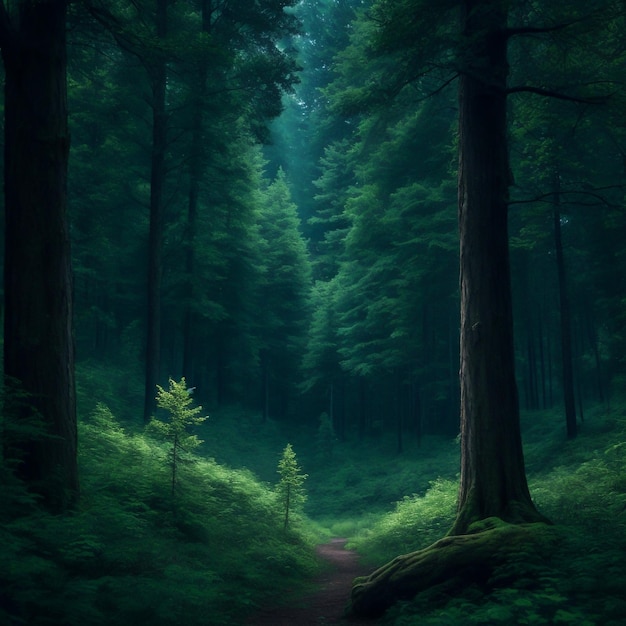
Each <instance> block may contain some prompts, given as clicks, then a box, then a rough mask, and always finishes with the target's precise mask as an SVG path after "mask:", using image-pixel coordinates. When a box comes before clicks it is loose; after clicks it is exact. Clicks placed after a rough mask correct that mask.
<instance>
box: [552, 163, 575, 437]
mask: <svg viewBox="0 0 626 626" xmlns="http://www.w3.org/2000/svg"><path fill="white" fill-rule="evenodd" d="M553 222H554V250H555V256H556V267H557V276H558V281H559V313H560V315H561V367H562V373H563V404H564V406H565V426H566V430H567V437H568V439H574V438H575V437H576V434H577V428H576V400H575V397H574V366H573V359H572V322H571V315H570V305H569V298H568V297H567V282H566V278H565V259H564V256H563V239H562V236H561V194H560V183H559V175H558V173H555V175H554V203H553Z"/></svg>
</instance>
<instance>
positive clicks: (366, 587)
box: [347, 517, 557, 617]
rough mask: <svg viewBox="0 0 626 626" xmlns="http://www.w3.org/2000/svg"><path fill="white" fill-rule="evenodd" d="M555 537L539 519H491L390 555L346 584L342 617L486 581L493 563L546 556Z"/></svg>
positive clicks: (372, 612)
mask: <svg viewBox="0 0 626 626" xmlns="http://www.w3.org/2000/svg"><path fill="white" fill-rule="evenodd" d="M556 540H557V533H556V532H555V531H554V528H553V527H551V526H549V525H547V524H541V523H531V524H509V523H506V522H504V521H502V520H501V519H499V518H496V517H492V518H488V519H485V520H481V521H480V522H477V523H476V524H473V525H472V526H471V527H470V529H469V532H468V533H467V534H465V535H455V536H448V537H444V538H443V539H440V540H439V541H437V542H435V543H434V544H433V545H431V546H429V547H427V548H424V549H423V550H418V551H417V552H412V553H410V554H404V555H400V556H398V557H396V558H395V559H393V560H392V561H390V562H389V563H387V564H386V565H383V566H382V567H381V568H379V569H377V570H376V571H374V572H373V573H372V574H370V575H369V576H367V577H362V578H357V579H355V581H354V585H353V587H352V597H351V600H350V604H349V606H348V609H347V614H348V615H354V616H360V617H376V616H379V615H382V614H383V613H384V612H385V611H386V610H387V609H388V608H389V607H391V605H393V604H394V603H395V602H397V601H399V600H409V599H411V598H413V597H415V596H416V595H417V594H418V593H420V592H423V591H426V590H428V589H431V588H433V587H436V586H438V585H444V584H445V586H446V591H447V593H454V591H455V590H461V589H463V588H465V587H467V586H468V585H470V584H473V583H476V582H479V583H480V582H485V583H486V582H487V580H488V579H489V578H490V576H491V574H492V573H493V571H494V570H495V568H496V567H498V566H501V565H503V564H505V563H509V562H513V561H521V560H523V559H524V555H525V554H526V555H529V554H530V553H537V552H540V553H542V554H549V553H550V551H551V550H552V546H553V545H554V543H555V541H556Z"/></svg>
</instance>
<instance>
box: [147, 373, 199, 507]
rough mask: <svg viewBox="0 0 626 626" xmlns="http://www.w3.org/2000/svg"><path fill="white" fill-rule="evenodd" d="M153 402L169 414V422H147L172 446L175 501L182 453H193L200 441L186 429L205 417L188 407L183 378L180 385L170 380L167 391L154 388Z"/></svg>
mask: <svg viewBox="0 0 626 626" xmlns="http://www.w3.org/2000/svg"><path fill="white" fill-rule="evenodd" d="M156 401H157V406H158V407H159V408H160V409H165V410H166V411H168V412H169V419H168V421H162V420H159V419H157V418H156V417H153V418H152V420H151V421H150V429H151V430H153V431H154V432H155V433H157V434H158V435H159V436H160V437H161V438H163V439H165V440H166V441H168V442H169V443H170V445H171V448H170V451H169V460H170V467H171V470H172V497H174V496H175V495H176V484H177V480H178V475H177V472H178V467H179V465H180V463H181V460H182V455H183V454H184V453H185V452H192V451H193V450H195V449H196V448H197V447H198V446H199V445H200V444H201V443H202V440H201V439H198V437H197V435H192V434H191V433H189V431H188V429H189V428H190V427H191V426H198V425H199V424H202V422H204V421H205V420H207V419H208V416H205V417H199V415H198V414H199V413H200V412H201V411H202V407H201V406H196V407H194V406H191V405H192V403H193V400H192V397H191V392H190V390H189V389H188V388H187V383H186V381H185V379H184V377H183V378H181V379H180V382H176V381H175V380H173V379H171V378H170V380H169V389H168V390H167V391H166V390H165V389H163V387H161V386H160V385H157V395H156Z"/></svg>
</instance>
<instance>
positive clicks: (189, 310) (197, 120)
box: [183, 0, 212, 384]
mask: <svg viewBox="0 0 626 626" xmlns="http://www.w3.org/2000/svg"><path fill="white" fill-rule="evenodd" d="M211 5H212V3H211V2H210V1H209V0H202V32H203V33H210V31H211ZM207 74H208V60H207V58H206V57H205V56H204V55H203V56H202V57H201V58H200V59H199V60H198V71H197V84H196V89H195V90H194V94H193V96H192V98H193V102H192V127H191V149H190V155H189V194H188V201H187V238H186V239H187V240H186V246H187V250H186V258H185V272H186V274H187V281H188V282H187V294H186V298H187V302H186V306H185V312H184V320H183V372H184V373H185V375H186V376H187V377H188V378H187V380H188V381H189V382H190V383H191V384H195V381H194V378H193V372H194V354H195V344H196V342H195V338H194V330H195V317H196V316H195V313H194V297H195V293H194V287H193V286H194V271H195V239H196V234H197V230H198V199H199V197H200V180H201V178H202V172H203V161H204V146H203V137H202V131H203V128H204V99H205V97H206V81H207Z"/></svg>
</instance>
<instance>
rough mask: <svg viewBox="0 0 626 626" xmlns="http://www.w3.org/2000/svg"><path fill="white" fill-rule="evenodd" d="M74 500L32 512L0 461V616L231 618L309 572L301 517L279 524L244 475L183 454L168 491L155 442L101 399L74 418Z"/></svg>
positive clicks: (276, 511)
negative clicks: (77, 478)
mask: <svg viewBox="0 0 626 626" xmlns="http://www.w3.org/2000/svg"><path fill="white" fill-rule="evenodd" d="M79 435H80V466H81V488H82V497H81V504H80V508H79V509H78V510H77V511H76V512H75V513H74V514H72V515H66V516H51V515H46V514H43V513H41V512H37V509H36V507H34V506H33V502H32V501H31V500H32V499H31V498H30V497H29V496H28V494H27V493H26V491H25V490H24V489H23V488H21V486H20V485H19V482H18V481H17V480H16V479H14V478H12V474H11V472H10V468H8V467H6V464H5V466H3V468H2V469H3V473H4V475H5V476H4V477H5V478H11V479H10V480H4V481H3V484H2V487H0V497H1V498H2V500H3V508H2V512H1V513H0V516H2V520H1V521H2V525H1V526H0V529H1V530H0V623H2V624H11V626H18V625H21V624H28V625H40V624H41V625H44V624H51V625H52V624H54V625H58V624H63V625H67V626H73V625H79V624H80V625H92V624H93V625H96V624H98V625H100V624H116V625H121V626H124V625H131V624H132V625H136V624H151V625H153V626H158V625H165V624H168V625H169V624H180V623H181V619H183V620H184V623H185V624H189V625H193V624H207V623H211V624H215V625H216V626H219V625H228V624H234V625H241V624H242V623H244V621H242V620H243V619H244V618H243V616H244V615H245V614H248V613H251V612H254V610H255V608H256V607H258V606H259V605H262V604H264V603H265V602H268V601H275V599H276V597H279V596H280V597H284V596H285V595H286V594H288V593H290V592H294V593H295V592H297V591H298V590H299V589H301V588H302V587H303V585H304V584H305V583H306V581H308V580H309V579H310V578H311V576H312V575H313V574H314V573H315V572H316V571H318V568H319V563H317V561H316V559H315V557H314V551H313V546H314V545H315V543H316V542H317V541H319V536H318V535H316V534H315V532H314V529H313V528H312V526H311V525H307V522H306V519H305V518H303V517H302V516H301V517H299V518H294V519H293V520H292V523H291V524H290V527H289V529H287V530H284V529H283V519H282V515H281V512H280V508H279V507H278V506H277V502H276V497H275V492H274V490H273V488H271V486H270V485H268V484H265V483H261V482H260V481H259V480H258V479H257V478H256V477H255V476H254V475H253V474H252V473H251V472H249V471H246V470H241V469H239V470H234V469H229V468H227V467H226V466H223V465H220V464H218V463H217V462H215V461H214V460H212V459H205V458H199V457H194V456H191V455H189V456H187V457H186V459H185V460H184V462H183V464H182V465H181V466H180V468H179V476H178V487H177V490H176V495H175V497H174V498H173V496H172V491H171V486H170V472H169V465H168V457H167V454H168V449H167V446H165V445H164V444H161V443H159V442H157V441H155V440H153V439H151V438H149V437H147V436H145V435H143V434H130V433H128V432H126V431H125V430H124V429H123V428H122V427H121V426H120V425H119V423H118V422H117V421H116V419H115V418H114V417H113V415H112V414H111V412H110V411H109V410H108V409H107V408H106V407H104V406H98V408H97V409H96V410H95V411H94V412H93V413H92V415H91V416H90V418H89V419H88V420H87V421H86V422H85V423H82V424H81V425H80V432H79Z"/></svg>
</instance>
